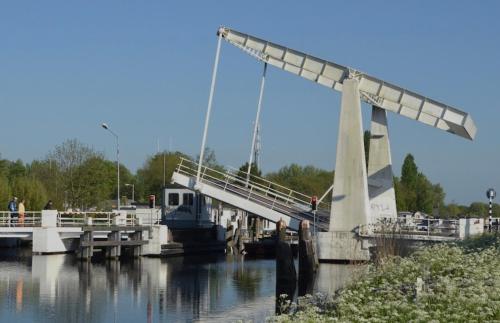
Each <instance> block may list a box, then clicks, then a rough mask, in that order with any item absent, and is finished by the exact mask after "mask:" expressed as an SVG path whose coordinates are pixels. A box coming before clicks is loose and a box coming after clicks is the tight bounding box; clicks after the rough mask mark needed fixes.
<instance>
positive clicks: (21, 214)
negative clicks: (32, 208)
mask: <svg viewBox="0 0 500 323" xmlns="http://www.w3.org/2000/svg"><path fill="white" fill-rule="evenodd" d="M18 210H19V211H18V212H19V224H20V225H24V216H25V214H26V208H25V206H24V199H21V202H20V203H19V207H18Z"/></svg>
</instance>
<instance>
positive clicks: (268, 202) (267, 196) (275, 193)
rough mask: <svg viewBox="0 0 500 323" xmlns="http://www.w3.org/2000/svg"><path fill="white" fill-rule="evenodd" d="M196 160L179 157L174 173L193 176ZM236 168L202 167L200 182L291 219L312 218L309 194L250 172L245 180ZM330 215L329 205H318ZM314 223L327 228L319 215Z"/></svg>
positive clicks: (196, 166) (320, 209) (196, 167)
mask: <svg viewBox="0 0 500 323" xmlns="http://www.w3.org/2000/svg"><path fill="white" fill-rule="evenodd" d="M197 169H198V163H196V162H193V161H191V160H188V159H184V158H181V161H180V163H179V164H178V165H177V169H176V172H177V173H179V174H183V175H187V176H190V177H196V175H197ZM239 173H240V171H239V170H235V169H233V170H228V171H222V170H216V169H212V168H209V167H207V166H202V168H201V174H200V182H202V183H207V184H210V185H211V186H215V187H218V188H219V189H222V190H223V191H226V192H230V193H232V194H235V195H239V196H240V197H242V198H245V199H247V200H251V201H253V202H256V203H257V204H260V205H262V206H265V207H267V208H269V209H271V210H275V211H277V212H280V213H283V214H286V215H288V216H290V217H292V218H295V219H298V220H302V219H303V218H304V215H307V218H308V219H310V220H312V213H311V204H310V203H311V197H310V196H307V195H305V194H303V193H300V192H297V191H294V190H292V189H289V188H287V187H285V186H283V185H280V184H277V183H274V182H271V181H269V180H267V179H265V178H262V177H257V176H254V175H251V177H250V180H249V181H247V179H246V178H245V177H246V174H244V176H240V175H239ZM320 212H323V213H325V214H326V213H327V214H328V215H329V214H330V211H329V204H328V203H325V202H322V203H320V204H319V205H318V213H320ZM316 222H317V225H318V226H319V227H322V228H324V229H327V228H328V221H326V220H325V219H324V218H321V217H319V216H318V218H317V219H316Z"/></svg>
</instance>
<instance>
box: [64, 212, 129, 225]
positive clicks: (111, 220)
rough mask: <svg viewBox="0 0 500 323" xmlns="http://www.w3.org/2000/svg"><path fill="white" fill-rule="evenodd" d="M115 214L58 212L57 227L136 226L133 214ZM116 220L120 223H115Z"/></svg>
mask: <svg viewBox="0 0 500 323" xmlns="http://www.w3.org/2000/svg"><path fill="white" fill-rule="evenodd" d="M120 217H121V215H120V213H116V212H59V213H58V214H57V226H58V227H72V226H73V227H78V226H84V225H93V226H112V225H116V224H119V225H122V226H132V225H135V224H136V217H135V216H134V215H133V214H127V215H126V216H124V217H121V218H120ZM117 218H120V221H119V222H117V221H116V220H117Z"/></svg>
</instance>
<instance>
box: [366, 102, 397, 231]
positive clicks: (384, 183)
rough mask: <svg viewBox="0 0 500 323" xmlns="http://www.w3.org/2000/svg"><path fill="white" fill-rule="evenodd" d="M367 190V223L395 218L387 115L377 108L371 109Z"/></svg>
mask: <svg viewBox="0 0 500 323" xmlns="http://www.w3.org/2000/svg"><path fill="white" fill-rule="evenodd" d="M368 189H369V193H370V208H371V212H370V219H369V222H370V223H377V222H378V221H379V220H380V219H382V218H397V210H396V194H395V192H394V182H393V173H392V161H391V147H390V144H389V130H388V127H387V113H386V110H384V109H382V108H379V107H377V106H373V107H372V123H371V137H370V155H369V159H368Z"/></svg>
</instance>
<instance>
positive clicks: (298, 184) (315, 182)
mask: <svg viewBox="0 0 500 323" xmlns="http://www.w3.org/2000/svg"><path fill="white" fill-rule="evenodd" d="M333 177H334V172H333V171H326V170H323V169H319V168H316V167H314V166H299V165H297V164H291V165H290V166H285V167H282V168H281V169H280V170H278V171H277V172H275V173H269V174H267V175H266V178H267V179H268V180H270V181H271V182H275V183H277V184H280V185H283V186H285V187H287V188H290V189H292V190H294V191H297V192H300V193H302V194H306V195H316V196H321V195H323V194H324V193H325V192H326V190H327V189H328V188H330V186H331V185H332V183H333ZM325 200H326V201H330V200H331V194H329V195H328V196H327V198H325Z"/></svg>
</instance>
